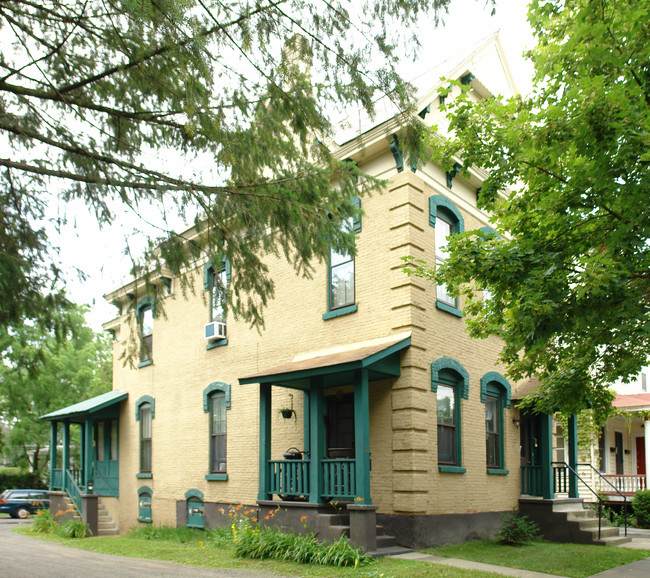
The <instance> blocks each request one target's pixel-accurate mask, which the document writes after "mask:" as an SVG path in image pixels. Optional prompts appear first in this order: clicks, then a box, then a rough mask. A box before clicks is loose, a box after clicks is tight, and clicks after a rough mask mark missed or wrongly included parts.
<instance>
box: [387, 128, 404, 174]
mask: <svg viewBox="0 0 650 578" xmlns="http://www.w3.org/2000/svg"><path fill="white" fill-rule="evenodd" d="M388 148H389V149H390V152H391V153H393V158H394V159H395V168H396V169H397V172H398V173H401V172H402V171H403V170H404V157H403V156H402V149H401V148H400V146H399V139H398V138H397V135H396V134H394V135H393V140H391V141H390V143H389V144H388Z"/></svg>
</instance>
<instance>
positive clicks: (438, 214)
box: [429, 195, 465, 317]
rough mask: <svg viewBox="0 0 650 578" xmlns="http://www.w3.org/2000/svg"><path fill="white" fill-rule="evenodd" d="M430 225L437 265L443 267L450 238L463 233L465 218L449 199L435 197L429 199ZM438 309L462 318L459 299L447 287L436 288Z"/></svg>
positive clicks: (439, 286)
mask: <svg viewBox="0 0 650 578" xmlns="http://www.w3.org/2000/svg"><path fill="white" fill-rule="evenodd" d="M429 224H430V225H431V226H432V227H433V228H434V230H435V244H436V265H442V264H443V263H444V262H445V261H446V260H447V257H448V252H447V244H448V239H449V237H450V236H451V235H454V234H457V233H462V232H463V230H464V228H465V223H464V220H463V216H462V215H461V213H460V211H459V210H458V208H457V207H456V205H454V204H453V203H452V202H451V201H450V200H449V199H447V198H446V197H443V196H442V195H434V196H432V197H429ZM436 307H437V308H438V309H441V310H443V311H447V312H448V313H452V314H454V315H457V316H458V317H461V316H462V314H461V312H460V310H459V309H458V302H457V299H456V298H455V297H452V296H451V295H449V293H448V292H447V287H446V286H445V285H438V286H437V287H436Z"/></svg>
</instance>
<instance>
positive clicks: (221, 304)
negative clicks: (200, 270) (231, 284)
mask: <svg viewBox="0 0 650 578" xmlns="http://www.w3.org/2000/svg"><path fill="white" fill-rule="evenodd" d="M209 276H210V280H209V284H210V286H209V291H210V321H219V322H221V323H225V322H226V291H227V289H228V273H227V272H226V265H225V263H224V264H223V265H222V266H221V267H220V268H219V269H216V270H215V269H214V268H213V267H210V271H209Z"/></svg>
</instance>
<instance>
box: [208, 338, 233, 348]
mask: <svg viewBox="0 0 650 578" xmlns="http://www.w3.org/2000/svg"><path fill="white" fill-rule="evenodd" d="M224 345H228V339H217V340H216V341H210V343H208V344H207V345H206V346H205V350H206V351H210V350H211V349H214V348H215V347H223V346H224Z"/></svg>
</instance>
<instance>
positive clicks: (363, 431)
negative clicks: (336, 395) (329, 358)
mask: <svg viewBox="0 0 650 578" xmlns="http://www.w3.org/2000/svg"><path fill="white" fill-rule="evenodd" d="M354 455H355V458H356V470H357V472H356V473H357V496H355V497H359V498H361V499H362V503H363V504H366V505H370V504H372V499H371V497H370V394H369V392H368V370H367V369H362V370H361V371H358V372H356V374H355V378H354Z"/></svg>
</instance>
